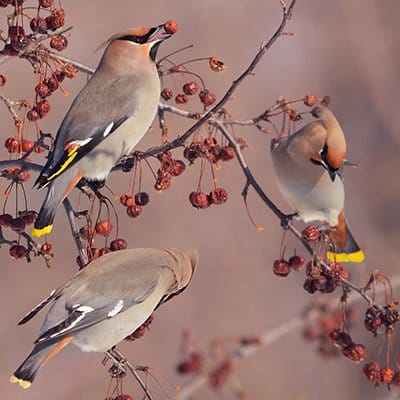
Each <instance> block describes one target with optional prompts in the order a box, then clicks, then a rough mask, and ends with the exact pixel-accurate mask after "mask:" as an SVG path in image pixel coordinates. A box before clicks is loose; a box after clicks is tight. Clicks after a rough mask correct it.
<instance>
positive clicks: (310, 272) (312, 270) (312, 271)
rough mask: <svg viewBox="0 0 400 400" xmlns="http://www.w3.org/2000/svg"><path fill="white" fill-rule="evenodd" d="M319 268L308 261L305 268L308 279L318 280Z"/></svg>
mask: <svg viewBox="0 0 400 400" xmlns="http://www.w3.org/2000/svg"><path fill="white" fill-rule="evenodd" d="M321 272H322V271H321V268H320V267H319V266H318V265H316V264H314V263H313V262H312V261H309V262H308V263H307V267H306V274H307V276H308V277H310V278H318V277H319V276H321Z"/></svg>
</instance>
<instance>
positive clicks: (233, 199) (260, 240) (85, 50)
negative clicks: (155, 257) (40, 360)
mask: <svg viewBox="0 0 400 400" xmlns="http://www.w3.org/2000/svg"><path fill="white" fill-rule="evenodd" d="M63 5H64V8H65V9H66V12H67V24H70V25H73V27H74V29H73V31H72V34H71V36H70V37H69V41H70V45H69V47H68V49H67V50H66V51H65V52H64V54H65V55H66V56H69V57H71V58H73V59H76V60H79V61H81V62H82V63H84V64H87V65H89V66H92V67H95V66H96V64H97V62H98V60H99V57H100V56H101V54H100V52H97V53H95V52H94V49H96V47H97V46H98V44H99V43H101V42H102V41H104V40H105V39H106V38H108V37H109V36H110V35H111V34H113V33H115V32H118V31H120V30H122V29H125V28H127V27H135V26H152V25H156V24H159V23H162V22H164V21H166V20H167V19H171V18H173V19H176V20H177V21H178V23H179V26H180V30H179V32H178V33H177V34H176V35H175V36H174V37H173V38H172V39H171V40H169V41H168V42H166V43H165V44H164V45H163V46H162V47H161V50H160V55H165V54H167V53H168V52H170V51H172V50H174V49H177V48H180V47H183V46H185V45H187V44H190V43H194V44H195V48H194V49H192V50H189V51H188V52H187V53H186V54H185V55H183V56H182V57H183V58H192V57H193V58H194V57H201V56H211V55H216V56H217V57H218V58H220V59H221V60H223V61H224V62H225V63H226V65H227V69H226V71H225V72H223V73H220V74H216V73H213V72H211V71H209V70H208V69H207V66H206V65H204V68H203V66H202V64H199V65H198V66H197V67H194V69H195V70H196V71H198V72H200V73H202V76H203V77H204V78H205V79H206V81H207V82H208V86H209V87H210V89H211V90H212V91H214V92H215V93H216V94H217V95H218V96H220V95H222V94H223V93H224V91H225V90H226V89H227V88H228V86H229V85H230V83H231V82H232V80H233V79H234V78H235V77H237V76H238V75H239V74H240V73H241V72H242V71H243V69H244V68H245V67H246V66H247V65H248V63H249V61H250V59H251V58H252V57H253V56H254V54H255V53H256V52H257V50H258V48H259V45H260V43H261V42H262V41H263V40H266V39H268V38H269V37H270V36H271V35H272V33H273V32H274V31H275V29H276V28H277V26H278V24H279V23H280V20H281V8H280V5H279V1H278V0H268V1H256V0H231V1H229V2H226V1H220V0H212V1H211V0H203V1H196V2H195V1H179V0H169V1H162V0H153V1H148V2H143V1H140V2H139V1H132V0H120V1H118V2H115V1H105V0H97V1H93V0H91V1H84V2H69V1H65V2H64V4H63ZM1 13H2V15H1V19H0V21H2V26H3V27H5V16H6V11H5V10H4V9H1ZM399 13H400V2H399V1H398V0H385V1H377V0H369V1H365V0H354V1H351V2H349V1H346V0H336V1H319V0H299V1H298V4H297V6H296V8H295V11H294V15H293V19H292V22H291V23H290V25H289V26H288V31H291V32H294V33H295V34H294V36H287V37H283V38H281V39H279V41H278V43H276V44H275V45H274V47H273V48H272V49H271V51H269V52H268V54H266V56H265V57H264V58H263V60H262V61H261V62H260V64H259V65H258V67H257V70H256V73H255V76H253V77H250V78H248V79H247V80H246V82H245V83H244V84H242V85H241V86H240V88H239V89H238V90H237V92H236V94H235V98H234V99H233V100H232V101H230V102H229V104H228V105H227V108H228V109H229V111H231V112H232V114H233V115H235V116H236V117H237V118H243V119H245V118H248V117H251V116H255V115H257V114H258V113H260V112H262V111H263V110H264V109H265V108H266V107H267V106H269V105H272V104H273V103H274V101H275V99H276V98H277V97H278V96H285V97H288V98H298V97H302V96H303V95H304V94H306V93H308V92H315V93H317V94H319V95H326V94H327V95H330V96H331V98H332V100H333V102H332V108H333V110H334V111H335V113H336V115H337V117H338V119H339V120H340V121H341V123H342V125H343V128H344V131H345V133H346V135H347V140H348V148H349V150H348V158H349V159H350V160H351V161H353V162H356V163H359V164H360V168H358V169H348V170H346V181H345V184H346V190H347V199H346V212H347V216H348V219H349V222H350V225H351V226H352V230H353V231H354V235H355V236H356V238H357V240H358V242H359V243H360V244H361V245H362V246H363V248H364V250H365V252H366V254H367V259H366V261H365V263H363V264H362V265H351V266H350V267H349V268H350V269H351V271H352V272H354V273H353V276H354V279H355V280H356V281H359V282H365V280H366V279H367V277H368V275H369V274H370V273H371V271H373V270H374V269H375V268H379V269H382V270H384V271H385V272H386V273H387V274H388V275H390V276H394V275H396V274H398V247H399V239H400V229H399V228H400V217H399V204H400V202H399V201H400V189H399V181H398V171H399V166H400V164H399V149H400V135H399V128H400V123H399V114H398V112H399V111H398V110H399V109H400V102H399V93H400V79H399V71H400V44H399V43H400V42H399V36H400V30H399V22H398V16H399ZM0 73H2V74H4V75H6V76H7V78H8V82H7V85H6V87H4V88H3V89H2V93H4V94H5V95H7V96H9V97H11V98H28V99H32V98H33V87H34V86H35V84H36V78H35V77H34V76H33V74H32V72H31V70H30V67H29V65H28V64H26V63H24V62H18V61H16V60H14V61H10V62H8V63H6V64H4V65H1V66H0ZM85 79H86V78H85V76H84V75H83V74H79V75H78V77H77V78H76V79H74V80H72V81H67V82H66V83H65V85H64V86H65V88H66V89H67V90H68V91H69V92H70V93H71V95H70V96H69V97H63V96H62V95H61V94H58V95H53V96H52V98H51V105H52V108H53V111H52V112H51V113H50V115H49V116H48V117H47V118H46V119H44V120H43V122H42V128H43V130H45V131H52V132H55V131H56V130H57V127H58V125H59V123H60V121H61V119H62V117H63V115H64V113H65V112H66V109H67V108H68V105H69V104H70V102H71V101H72V99H73V98H74V96H75V95H76V94H77V93H78V91H79V90H80V88H81V87H82V86H83V84H84V82H85ZM104 101H107V99H104ZM110 107H111V105H110ZM189 107H191V108H193V109H199V104H198V103H196V102H193V103H192V104H191V105H189ZM1 115H2V117H1V131H0V138H1V143H2V141H4V139H5V138H6V137H8V136H10V135H12V134H13V129H14V128H13V125H12V123H11V120H10V117H9V115H8V113H7V111H6V109H5V107H3V106H1ZM167 118H168V119H167V121H168V126H169V128H170V132H171V134H179V133H181V132H183V131H184V130H185V128H186V127H187V126H189V123H188V122H187V121H184V120H181V119H179V118H172V117H169V116H167ZM154 128H155V129H154V130H153V131H152V132H151V133H149V134H148V135H147V136H146V137H145V139H144V140H143V141H142V142H141V143H140V145H139V146H138V149H141V150H145V149H146V148H148V147H150V146H153V145H156V144H157V143H159V138H160V135H159V130H158V128H157V124H156V123H154ZM237 134H238V135H239V136H243V137H244V138H245V139H246V140H247V141H248V143H249V144H251V148H249V149H247V150H246V151H245V156H246V157H247V160H248V163H249V164H250V167H251V168H252V169H253V171H254V174H255V176H256V177H257V179H258V181H259V183H260V184H261V185H262V186H263V188H264V189H265V190H266V191H267V192H268V193H269V194H270V195H271V197H272V198H273V199H274V200H275V201H276V202H277V203H278V205H279V206H281V207H282V208H283V209H284V210H287V211H289V209H288V207H287V205H286V204H285V202H284V201H283V199H282V197H281V196H280V194H279V192H278V190H277V187H276V185H275V183H274V180H273V175H272V171H271V163H270V157H269V141H270V137H268V136H265V135H263V134H261V133H260V132H258V131H257V130H256V129H254V128H245V129H240V130H239V129H238V130H237ZM179 153H180V154H179ZM1 154H2V155H3V156H2V157H4V158H5V157H7V153H6V150H5V149H3V150H1ZM176 154H177V156H178V154H179V156H181V152H180V151H179V152H178V153H176ZM198 175H199V165H198V164H195V165H194V166H192V167H190V168H188V169H187V171H186V172H185V174H184V175H183V176H182V177H181V178H178V179H174V180H173V182H172V187H171V188H170V189H169V190H167V191H166V192H163V193H156V192H155V191H154V190H153V189H152V186H153V184H154V182H153V179H152V177H151V174H150V173H149V172H148V171H147V170H146V172H145V173H144V176H143V188H144V189H145V190H148V191H149V192H150V195H151V202H150V204H149V205H148V206H147V207H146V208H145V210H144V213H143V215H142V216H140V218H138V219H136V220H132V219H129V218H125V217H124V215H125V214H124V212H125V210H124V209H123V208H122V207H120V206H119V204H117V205H116V207H117V209H118V211H119V212H120V215H121V216H123V217H122V218H121V224H120V232H121V236H123V237H124V238H126V240H127V241H128V244H129V246H130V247H152V246H154V247H157V246H173V247H178V248H186V247H192V246H195V247H197V248H198V249H199V251H200V259H201V261H200V265H199V268H198V271H197V273H196V276H195V279H194V280H193V282H192V284H191V286H190V288H189V289H188V290H187V291H186V292H185V294H184V295H182V296H179V297H178V298H176V299H175V300H174V301H172V302H169V303H168V304H166V305H165V306H163V307H162V308H161V309H160V310H159V312H158V313H157V315H156V319H155V321H154V322H153V324H152V326H151V331H150V333H148V334H146V335H145V337H144V338H143V339H141V340H139V341H137V342H134V343H130V344H129V343H124V344H123V345H122V349H123V351H124V352H125V353H126V354H127V356H129V358H130V359H131V360H133V361H134V362H135V363H137V364H143V365H146V364H150V365H152V366H155V367H156V368H157V369H158V370H159V371H162V373H164V374H166V375H167V376H169V377H170V379H171V380H172V381H173V382H174V383H176V384H180V385H183V386H184V385H185V384H186V383H188V382H190V378H185V377H182V376H179V375H177V374H176V372H175V366H176V364H177V363H178V362H179V361H180V343H181V332H182V330H183V329H185V328H189V329H191V330H192V332H193V334H194V335H195V338H196V344H197V345H198V347H199V348H200V349H203V350H204V351H206V352H207V346H208V345H209V343H210V342H211V341H212V340H213V339H215V338H219V337H227V336H235V335H239V334H258V333H262V332H266V331H268V330H271V329H273V328H275V327H278V326H280V325H282V324H284V323H285V321H288V320H290V319H291V318H293V317H295V316H298V315H300V314H301V313H302V312H303V310H304V307H306V305H307V304H308V303H309V302H310V299H311V297H310V295H308V294H307V293H306V292H305V291H304V290H303V289H302V282H303V280H304V275H303V273H298V274H291V275H290V276H289V277H288V278H286V279H281V278H277V277H276V276H274V275H273V273H272V263H273V260H274V259H275V258H277V257H278V253H279V248H280V241H281V236H282V231H281V228H280V226H279V223H278V222H277V221H276V219H275V218H274V216H273V215H272V213H271V212H270V211H269V210H268V209H267V208H266V207H265V206H264V205H263V204H262V203H261V202H260V200H259V199H258V198H257V197H256V196H255V195H254V194H253V193H252V194H251V195H250V197H249V206H250V209H251V212H252V214H253V216H254V218H255V220H256V221H257V223H258V224H259V225H262V226H264V227H265V230H264V231H263V232H262V233H257V232H256V231H255V229H254V228H253V226H252V225H251V223H250V222H249V220H248V218H247V215H246V211H245V208H244V206H243V202H242V200H241V197H240V192H241V189H242V187H243V185H244V178H243V176H242V174H241V171H240V170H239V168H238V167H237V165H236V164H235V163H234V162H231V163H228V164H223V168H222V169H221V171H219V172H218V184H219V185H220V186H223V187H225V188H226V189H227V190H228V191H229V195H230V198H229V201H228V203H227V204H226V205H224V206H214V207H211V208H209V209H207V210H200V211H198V210H195V209H193V207H192V206H191V205H190V204H189V202H188V200H187V196H188V193H189V192H191V191H192V190H194V189H195V187H196V185H197V180H198ZM128 181H129V176H128V175H122V174H113V175H112V176H111V177H110V179H109V181H108V183H109V185H110V186H111V188H112V189H113V190H114V191H115V192H116V193H117V194H121V193H124V192H125V191H126V190H127V188H128ZM2 185H3V187H5V185H6V183H5V182H3V183H2ZM208 185H211V181H210V178H209V176H208V175H206V177H205V179H204V186H205V188H207V186H208ZM27 187H28V188H29V184H28V185H27ZM208 187H209V186H208ZM28 191H29V193H30V194H29V204H30V206H31V208H35V209H37V208H38V207H39V205H40V203H41V200H42V197H43V193H37V192H36V191H35V190H33V191H30V190H29V189H28ZM48 240H49V241H50V242H52V243H53V245H54V249H55V259H54V266H53V268H52V269H51V270H48V269H46V267H44V265H43V262H42V261H40V260H34V261H33V262H32V263H31V264H26V263H25V262H24V261H20V262H15V261H13V260H12V259H10V258H9V256H8V248H7V247H3V248H1V249H0V256H1V261H0V265H1V267H0V281H1V290H0V307H1V324H0V343H1V351H0V392H1V393H2V395H1V397H2V398H11V399H18V400H19V399H53V398H57V399H59V400H64V399H65V400H66V399H68V400H69V399H82V400H83V399H103V398H104V397H105V392H106V387H107V384H108V381H109V378H108V375H107V372H106V368H104V367H103V366H101V365H100V361H101V358H102V356H101V355H98V354H83V353H80V352H79V351H78V350H76V349H75V348H73V347H71V348H69V349H66V350H64V351H63V352H62V354H60V355H59V356H57V357H56V358H55V359H53V360H52V361H51V362H50V363H49V364H48V365H47V366H46V367H44V368H43V369H42V370H41V372H40V374H39V376H38V378H37V381H36V382H35V384H34V385H33V386H32V387H31V388H30V389H29V390H28V391H23V390H22V389H20V388H19V387H18V386H16V385H11V384H9V383H8V379H9V376H10V375H11V373H12V372H13V371H14V370H15V368H16V367H17V366H18V365H19V363H20V362H21V361H22V360H23V359H24V358H25V356H26V355H27V354H28V352H29V351H30V350H31V346H32V342H33V340H34V338H35V337H36V333H37V330H38V328H39V325H40V320H41V317H39V318H36V319H35V320H33V321H32V322H30V323H29V324H28V325H25V326H23V327H17V325H16V324H17V321H18V320H19V318H20V317H21V316H22V315H24V313H25V312H27V311H28V310H30V309H31V308H32V306H34V305H35V304H36V303H37V302H39V301H40V300H41V299H42V298H43V297H44V296H46V295H47V294H48V293H49V292H50V290H51V289H52V288H53V287H55V286H58V285H59V284H61V283H62V282H64V281H65V280H66V279H68V278H69V277H70V276H71V275H73V274H74V273H75V272H76V271H77V267H76V264H75V256H76V250H75V247H74V243H73V240H72V238H71V235H70V234H69V227H68V226H67V223H66V219H65V216H64V212H63V210H60V213H59V215H58V216H57V220H56V223H55V228H54V231H53V233H52V234H51V235H50V236H49V239H48ZM289 248H292V247H291V246H289ZM298 248H299V247H298ZM397 293H398V291H397ZM363 309H365V307H364V306H363ZM360 318H361V319H360V324H359V326H361V325H362V316H361V317H360ZM354 336H355V338H356V339H358V341H361V342H363V343H366V342H368V335H366V334H365V333H364V331H363V330H361V329H355V331H354ZM378 342H379V341H375V343H374V344H373V346H375V347H376V346H377V345H378ZM379 343H380V342H379ZM237 374H238V377H239V379H240V382H241V384H242V386H243V387H244V389H245V390H246V392H247V393H248V396H249V398H250V399H267V398H274V399H282V400H289V399H291V400H292V399H295V400H317V399H321V398H324V400H333V399H337V398H338V397H340V398H342V399H386V398H396V396H397V394H396V391H392V392H388V391H387V389H386V388H383V387H380V388H374V387H373V386H372V385H370V384H369V383H368V382H367V381H366V379H365V378H364V376H363V374H362V370H361V368H360V366H358V365H356V364H354V363H351V362H350V361H348V360H346V359H343V358H340V359H335V360H325V359H323V358H322V357H321V356H320V355H319V354H318V353H317V352H316V350H315V348H314V347H313V346H312V345H310V344H309V343H307V342H305V341H304V340H303V338H302V336H301V331H300V330H295V331H293V332H292V333H290V334H288V335H286V336H284V337H282V338H281V339H280V340H279V341H277V342H276V343H275V344H274V345H273V346H270V347H268V348H266V349H264V350H261V351H259V352H257V353H256V354H255V355H253V356H252V357H250V358H248V359H246V360H243V361H242V362H241V363H240V365H239V367H238V371H237ZM164 386H166V387H167V390H168V392H169V393H170V395H171V396H172V397H173V396H174V392H173V390H171V389H170V388H169V387H168V385H166V384H164ZM124 387H125V389H126V390H125V391H126V392H127V393H131V394H133V395H134V396H137V397H135V398H141V392H140V390H138V388H137V386H136V383H134V382H133V380H129V379H128V380H126V383H125V386H124ZM151 387H152V389H153V391H154V394H155V396H156V398H160V399H161V398H165V395H164V394H163V393H162V391H160V389H159V388H158V387H157V385H156V384H155V383H154V382H152V384H151ZM217 398H218V399H232V398H235V397H234V395H233V394H232V392H231V390H230V389H229V386H228V387H226V388H225V389H222V390H221V391H219V392H213V391H211V390H209V389H207V388H203V389H202V390H200V391H199V392H197V393H196V394H195V395H194V396H193V399H210V400H212V399H217Z"/></svg>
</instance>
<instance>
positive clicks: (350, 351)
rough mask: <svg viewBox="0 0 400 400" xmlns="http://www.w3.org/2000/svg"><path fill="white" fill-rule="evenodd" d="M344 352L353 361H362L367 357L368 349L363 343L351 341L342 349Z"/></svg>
mask: <svg viewBox="0 0 400 400" xmlns="http://www.w3.org/2000/svg"><path fill="white" fill-rule="evenodd" d="M342 354H343V355H344V356H345V357H347V358H349V359H350V360H352V361H355V362H360V361H362V360H364V359H365V357H367V349H366V348H365V346H364V345H362V344H361V343H351V344H349V345H348V346H346V347H345V348H343V349H342Z"/></svg>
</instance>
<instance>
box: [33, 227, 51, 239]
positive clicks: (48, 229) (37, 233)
mask: <svg viewBox="0 0 400 400" xmlns="http://www.w3.org/2000/svg"><path fill="white" fill-rule="evenodd" d="M52 229H53V224H51V225H47V226H45V227H44V228H40V229H37V228H33V229H32V235H33V236H36V237H40V236H43V235H46V234H47V233H50V232H51V230H52Z"/></svg>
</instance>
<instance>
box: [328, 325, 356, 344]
mask: <svg viewBox="0 0 400 400" xmlns="http://www.w3.org/2000/svg"><path fill="white" fill-rule="evenodd" d="M328 337H329V340H330V341H331V342H332V344H334V345H335V346H337V347H339V348H340V349H342V348H344V347H347V346H349V345H350V344H352V343H353V341H352V340H351V336H350V335H349V334H348V333H346V332H343V331H341V330H340V329H334V330H333V331H331V332H330V333H329V335H328Z"/></svg>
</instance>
